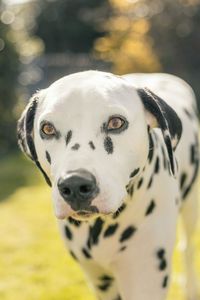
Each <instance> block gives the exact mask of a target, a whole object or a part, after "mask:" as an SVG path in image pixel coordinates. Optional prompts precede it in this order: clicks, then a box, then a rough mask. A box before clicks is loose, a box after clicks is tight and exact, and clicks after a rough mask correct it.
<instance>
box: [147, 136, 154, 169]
mask: <svg viewBox="0 0 200 300" xmlns="http://www.w3.org/2000/svg"><path fill="white" fill-rule="evenodd" d="M153 153H154V143H153V138H152V135H151V133H149V155H148V159H149V163H151V161H152V158H153Z"/></svg>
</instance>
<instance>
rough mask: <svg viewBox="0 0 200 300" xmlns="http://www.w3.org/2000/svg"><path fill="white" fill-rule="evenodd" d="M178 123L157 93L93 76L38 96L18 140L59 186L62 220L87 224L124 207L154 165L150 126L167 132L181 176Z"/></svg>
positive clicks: (75, 77) (72, 78)
mask: <svg viewBox="0 0 200 300" xmlns="http://www.w3.org/2000/svg"><path fill="white" fill-rule="evenodd" d="M170 122H171V123H170ZM174 122H178V123H180V120H179V118H178V116H177V115H176V113H175V112H174V111H173V110H172V109H171V108H170V107H169V106H168V105H167V104H166V103H165V102H164V101H163V100H161V99H160V98H158V97H157V96H156V95H154V94H153V93H152V92H150V91H149V90H145V89H139V90H137V89H136V88H134V87H133V86H132V85H131V84H130V83H129V82H127V81H126V80H125V79H123V78H121V77H119V76H114V75H112V74H109V73H104V72H97V71H86V72H81V73H76V74H72V75H69V76H66V77H64V78H61V79H60V80H58V81H56V82H55V83H53V84H52V85H51V86H50V87H49V88H47V89H45V90H42V91H40V92H38V93H36V94H35V95H34V96H33V97H32V98H31V100H30V102H29V104H28V105H27V107H26V109H25V111H24V112H23V114H22V116H21V118H20V120H19V122H18V139H19V144H20V146H21V148H22V150H23V151H24V152H25V153H26V154H27V155H28V156H29V157H30V158H31V159H32V160H33V161H34V162H35V163H36V165H37V166H38V168H39V169H40V170H41V172H42V173H43V175H44V177H45V179H46V181H47V183H48V184H49V185H50V186H52V191H53V201H54V207H55V214H56V216H57V217H58V218H65V217H67V216H70V215H71V216H73V217H75V218H83V217H88V216H90V215H92V214H95V213H102V214H110V213H114V212H116V211H117V209H118V208H119V207H120V206H121V205H122V203H123V199H124V197H125V196H126V185H127V183H128V182H129V180H130V174H131V173H132V174H133V173H135V174H136V173H139V172H140V170H142V169H143V167H144V166H145V164H146V161H147V158H148V152H149V137H148V128H149V126H150V127H160V128H161V130H162V133H163V137H164V140H165V143H166V147H167V150H168V154H169V161H170V166H171V171H172V173H174V159H173V147H175V146H176V144H177V142H178V140H179V138H180V133H181V132H180V128H181V127H180V126H176V128H179V130H178V132H177V131H176V130H175V129H174V128H173V126H172V125H173V124H174ZM171 124H172V125H171ZM173 143H174V144H173ZM133 170H135V172H133Z"/></svg>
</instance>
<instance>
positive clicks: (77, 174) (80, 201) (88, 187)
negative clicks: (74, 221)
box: [58, 169, 99, 210]
mask: <svg viewBox="0 0 200 300" xmlns="http://www.w3.org/2000/svg"><path fill="white" fill-rule="evenodd" d="M58 189H59V192H60V194H61V196H62V197H63V198H64V200H65V201H66V202H68V203H69V204H70V205H71V206H72V208H73V209H75V210H81V209H86V208H87V206H89V204H90V203H91V201H92V199H94V197H95V196H96V195H97V194H98V193H99V188H98V186H97V183H96V179H95V177H94V175H92V174H91V173H90V172H88V171H87V170H84V169H78V170H75V171H72V172H69V173H67V175H66V176H65V177H64V178H63V177H62V178H60V179H59V180H58Z"/></svg>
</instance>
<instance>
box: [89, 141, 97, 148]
mask: <svg viewBox="0 0 200 300" xmlns="http://www.w3.org/2000/svg"><path fill="white" fill-rule="evenodd" d="M89 145H90V148H91V149H92V150H95V148H96V147H95V145H94V143H93V142H92V141H90V142H89Z"/></svg>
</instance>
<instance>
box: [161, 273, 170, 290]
mask: <svg viewBox="0 0 200 300" xmlns="http://www.w3.org/2000/svg"><path fill="white" fill-rule="evenodd" d="M168 279H169V277H168V276H167V275H166V276H165V277H164V279H163V283H162V287H163V288H166V287H167V284H168Z"/></svg>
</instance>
